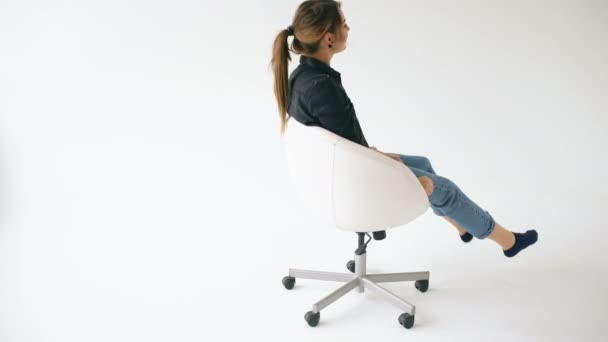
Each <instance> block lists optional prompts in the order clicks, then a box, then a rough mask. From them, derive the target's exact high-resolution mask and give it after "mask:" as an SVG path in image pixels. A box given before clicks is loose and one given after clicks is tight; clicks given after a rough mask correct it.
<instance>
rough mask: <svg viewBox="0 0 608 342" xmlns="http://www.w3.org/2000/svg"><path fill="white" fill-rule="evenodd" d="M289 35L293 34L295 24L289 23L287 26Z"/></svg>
mask: <svg viewBox="0 0 608 342" xmlns="http://www.w3.org/2000/svg"><path fill="white" fill-rule="evenodd" d="M287 35H288V36H293V35H294V34H293V26H291V25H289V26H287Z"/></svg>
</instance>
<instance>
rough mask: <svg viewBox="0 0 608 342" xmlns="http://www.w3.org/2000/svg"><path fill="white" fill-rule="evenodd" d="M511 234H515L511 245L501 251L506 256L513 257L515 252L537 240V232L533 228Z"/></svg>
mask: <svg viewBox="0 0 608 342" xmlns="http://www.w3.org/2000/svg"><path fill="white" fill-rule="evenodd" d="M513 235H515V243H514V244H513V247H511V248H509V249H506V250H505V249H503V253H504V254H505V256H506V257H508V258H512V257H514V256H515V255H517V253H519V252H520V251H522V250H524V249H525V248H526V247H528V246H530V245H533V244H534V243H536V241H538V233H537V232H536V230H534V229H530V230H528V231H526V232H525V233H513Z"/></svg>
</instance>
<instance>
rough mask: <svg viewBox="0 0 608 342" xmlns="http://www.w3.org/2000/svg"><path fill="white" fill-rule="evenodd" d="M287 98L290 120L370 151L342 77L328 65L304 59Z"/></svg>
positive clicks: (302, 58) (289, 88) (292, 74)
mask: <svg viewBox="0 0 608 342" xmlns="http://www.w3.org/2000/svg"><path fill="white" fill-rule="evenodd" d="M288 94H289V95H288V101H287V113H288V115H289V116H290V117H291V118H294V119H296V120H297V121H298V122H300V123H302V124H304V125H307V126H320V127H323V128H325V129H327V130H329V131H331V132H333V133H335V134H337V135H339V136H341V137H343V138H346V139H348V140H350V141H352V142H355V143H357V144H360V145H363V146H365V147H369V145H368V144H367V141H366V140H365V136H364V135H363V131H362V130H361V126H359V120H358V119H357V115H356V113H355V107H354V106H353V104H352V102H351V101H350V99H349V98H348V95H346V91H345V90H344V88H343V87H342V78H341V77H340V73H339V72H337V71H336V70H334V69H333V68H332V67H331V66H329V65H328V64H326V63H325V62H323V61H321V60H319V59H316V58H314V57H310V56H305V55H301V56H300V65H298V67H296V68H295V69H294V70H293V71H292V72H291V75H289V86H288Z"/></svg>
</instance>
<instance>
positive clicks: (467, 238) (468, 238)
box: [460, 232, 473, 242]
mask: <svg viewBox="0 0 608 342" xmlns="http://www.w3.org/2000/svg"><path fill="white" fill-rule="evenodd" d="M460 239H461V240H462V241H463V242H469V241H471V240H472V239H473V234H471V233H469V232H464V234H460Z"/></svg>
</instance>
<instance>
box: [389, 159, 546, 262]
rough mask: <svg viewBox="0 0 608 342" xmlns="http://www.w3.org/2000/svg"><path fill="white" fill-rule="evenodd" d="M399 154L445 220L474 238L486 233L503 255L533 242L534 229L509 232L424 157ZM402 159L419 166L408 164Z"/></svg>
mask: <svg viewBox="0 0 608 342" xmlns="http://www.w3.org/2000/svg"><path fill="white" fill-rule="evenodd" d="M399 157H400V159H401V160H402V161H404V164H405V165H406V166H407V167H409V168H410V170H412V172H413V173H414V174H415V175H416V176H417V177H418V179H419V180H420V183H421V184H422V186H423V187H424V190H425V191H426V193H427V195H428V196H429V202H430V203H431V206H432V207H433V209H434V211H435V213H439V214H438V215H440V214H441V213H442V214H444V216H449V217H450V219H451V220H448V221H450V222H451V223H452V220H453V221H454V222H455V223H457V224H458V225H459V226H460V227H464V228H465V229H466V230H467V231H468V232H469V233H471V234H472V235H473V236H475V237H477V238H478V239H484V238H486V237H487V238H489V239H490V240H493V241H494V242H496V243H497V244H499V245H500V246H501V247H502V249H503V252H504V254H505V256H507V257H513V256H515V255H516V254H517V253H519V252H520V251H521V250H523V249H525V248H526V247H528V246H530V245H532V244H534V243H536V241H537V239H538V234H537V232H536V230H528V231H526V232H525V233H513V232H512V231H510V230H508V229H505V228H504V227H502V226H501V225H500V224H498V223H496V222H495V221H494V219H493V218H492V216H491V215H490V213H488V211H487V210H483V209H482V208H480V207H479V206H478V205H477V204H475V202H473V201H471V200H470V199H469V198H468V197H467V196H466V195H465V194H464V193H463V192H462V191H461V190H460V188H459V187H458V186H457V185H456V184H455V183H454V182H452V181H451V180H449V179H447V178H445V177H442V176H438V175H437V174H435V172H434V170H433V167H432V166H431V164H430V161H429V160H428V158H426V157H422V156H407V155H399ZM411 157H414V158H411ZM405 161H409V162H410V163H413V164H414V165H417V166H420V167H422V168H416V167H412V166H409V165H408V164H407V163H406V162H405ZM435 209H436V210H435ZM440 216H441V215H440ZM516 235H517V236H516Z"/></svg>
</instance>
